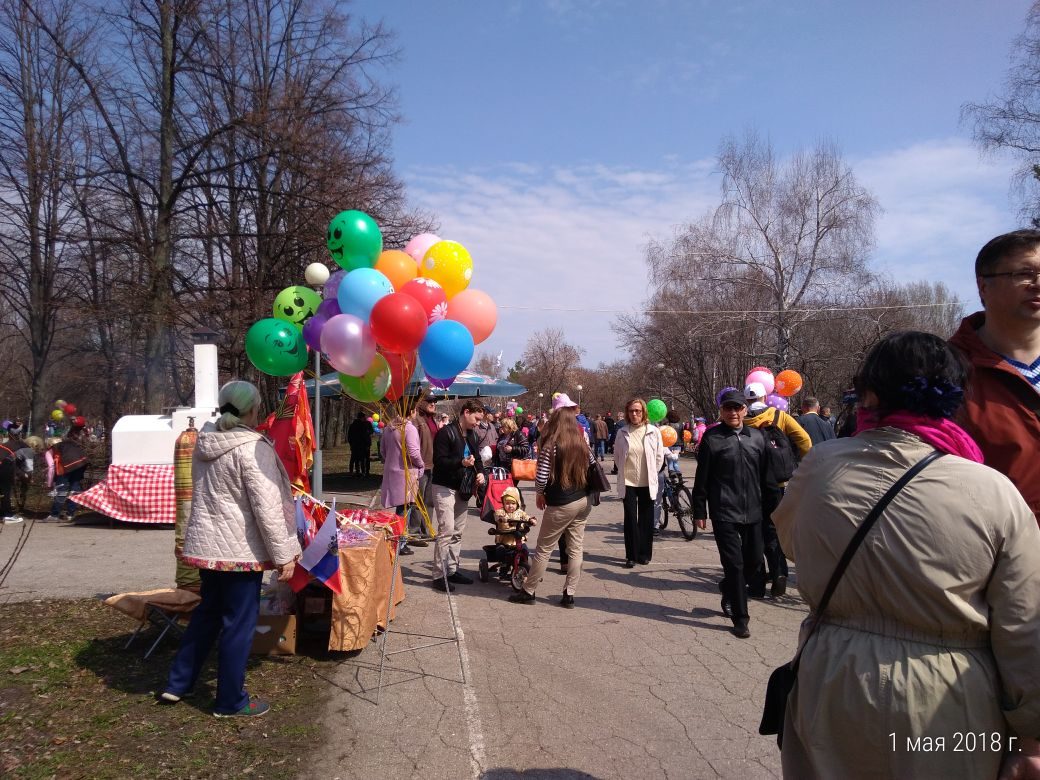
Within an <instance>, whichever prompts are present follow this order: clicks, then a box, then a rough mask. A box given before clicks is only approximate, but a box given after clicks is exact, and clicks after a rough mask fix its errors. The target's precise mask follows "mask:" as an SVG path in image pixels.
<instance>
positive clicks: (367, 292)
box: [336, 268, 394, 323]
mask: <svg viewBox="0 0 1040 780" xmlns="http://www.w3.org/2000/svg"><path fill="white" fill-rule="evenodd" d="M393 291H394V286H393V285H392V284H391V283H390V280H389V279H387V278H386V276H384V275H383V274H382V273H381V272H379V271H377V270H376V269H375V268H356V269H354V270H353V271H351V272H350V273H349V274H347V275H346V276H344V277H343V281H341V282H340V283H339V290H337V291H336V300H337V301H338V302H339V309H340V311H341V312H342V313H343V314H353V315H354V316H355V317H357V318H358V319H359V320H361V321H362V322H364V323H367V322H368V320H369V317H370V316H371V315H372V307H373V306H375V305H376V302H377V301H378V300H379V299H380V298H382V297H384V296H386V295H389V294H390V293H392V292H393Z"/></svg>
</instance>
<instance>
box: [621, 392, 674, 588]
mask: <svg viewBox="0 0 1040 780" xmlns="http://www.w3.org/2000/svg"><path fill="white" fill-rule="evenodd" d="M664 453H665V448H664V442H663V441H662V440H661V431H660V429H659V428H658V427H657V426H656V425H653V424H651V423H650V422H649V420H647V412H646V401H644V400H643V399H642V398H633V399H632V400H631V401H629V402H628V403H627V404H625V425H624V426H623V427H622V428H621V429H619V430H618V432H617V436H616V438H615V440H614V466H615V468H617V470H618V481H617V490H618V497H619V498H620V499H621V500H622V501H623V502H624V505H625V568H626V569H631V568H632V567H633V566H634V565H635V564H636V563H641V564H643V565H646V564H648V563H650V560H651V558H653V556H654V497H655V496H656V495H657V476H658V473H659V472H660V471H661V469H662V468H663V467H664Z"/></svg>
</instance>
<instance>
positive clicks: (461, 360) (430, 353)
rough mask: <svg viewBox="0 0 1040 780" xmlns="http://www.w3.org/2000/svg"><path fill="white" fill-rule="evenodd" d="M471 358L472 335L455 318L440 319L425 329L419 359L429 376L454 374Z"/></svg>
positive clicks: (466, 364) (464, 366)
mask: <svg viewBox="0 0 1040 780" xmlns="http://www.w3.org/2000/svg"><path fill="white" fill-rule="evenodd" d="M472 359H473V336H472V335H471V334H470V332H469V331H468V330H467V329H466V326H465V325H463V324H462V323H461V322H456V321H455V320H440V321H439V322H435V323H433V324H432V325H430V327H429V328H427V330H426V338H424V339H423V342H422V344H420V345H419V360H420V361H421V362H422V364H423V368H425V369H426V373H427V374H429V375H430V376H456V375H457V374H458V373H459V372H460V371H462V370H463V369H465V368H466V366H468V365H469V361H471V360H472Z"/></svg>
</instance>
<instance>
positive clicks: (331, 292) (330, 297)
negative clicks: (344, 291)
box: [322, 271, 347, 301]
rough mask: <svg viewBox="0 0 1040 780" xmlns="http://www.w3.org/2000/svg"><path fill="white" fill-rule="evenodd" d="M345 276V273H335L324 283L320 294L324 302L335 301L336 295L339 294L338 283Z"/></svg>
mask: <svg viewBox="0 0 1040 780" xmlns="http://www.w3.org/2000/svg"><path fill="white" fill-rule="evenodd" d="M346 275H347V272H346V271H336V273H334V274H333V275H332V276H330V277H329V280H328V281H327V282H325V287H324V288H323V289H322V294H323V295H324V297H325V300H326V301H334V300H336V293H338V292H339V283H340V282H342V281H343V277H344V276H346Z"/></svg>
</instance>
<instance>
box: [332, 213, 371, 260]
mask: <svg viewBox="0 0 1040 780" xmlns="http://www.w3.org/2000/svg"><path fill="white" fill-rule="evenodd" d="M325 245H326V246H327V247H328V248H329V252H330V253H331V254H332V259H333V260H335V261H336V263H337V264H338V265H339V266H340V267H341V268H345V269H346V270H348V271H353V270H355V269H358V268H372V267H374V266H375V264H376V260H378V259H379V253H380V252H382V251H383V234H382V233H380V232H379V226H378V225H377V224H376V221H375V220H374V219H372V217H370V216H368V214H366V213H365V212H363V211H353V210H352V211H341V212H340V213H339V214H337V215H336V216H335V217H333V218H332V221H331V222H329V236H328V241H327V242H326V243H325Z"/></svg>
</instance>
